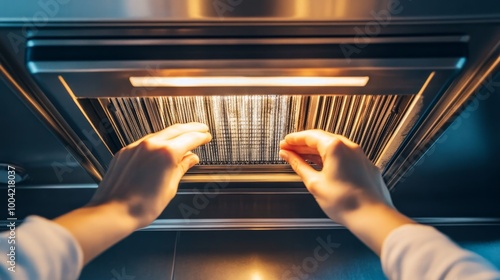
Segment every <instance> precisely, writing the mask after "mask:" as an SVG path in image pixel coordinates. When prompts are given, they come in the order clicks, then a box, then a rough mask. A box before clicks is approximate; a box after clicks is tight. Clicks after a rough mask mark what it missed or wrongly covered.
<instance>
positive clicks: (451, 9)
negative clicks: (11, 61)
mask: <svg viewBox="0 0 500 280" xmlns="http://www.w3.org/2000/svg"><path fill="white" fill-rule="evenodd" d="M32 3H33V2H30V1H29V0H20V1H16V2H15V3H9V5H4V7H3V8H2V9H1V10H0V20H2V21H8V22H18V23H21V24H22V23H24V24H30V21H32V20H33V19H35V20H36V19H38V21H43V22H44V23H46V22H47V21H49V22H70V23H71V22H82V21H86V22H124V21H141V22H214V23H220V22H221V21H222V20H225V21H236V22H245V21H295V22H301V21H310V22H321V21H336V22H352V21H366V20H373V18H374V15H375V16H378V17H387V16H388V17H389V19H392V20H396V21H400V20H434V19H443V18H445V19H449V20H471V19H476V20H477V19H485V18H486V19H491V18H495V17H497V18H498V16H499V15H500V11H499V9H500V7H499V5H498V1H496V0H481V1H473V2H471V1H467V0H460V1H433V0H421V1H418V2H412V1H410V0H403V1H390V0H370V1H363V0H355V1H352V0H337V1H334V0H316V1H314V2H310V1H305V0H272V1H269V0H252V1H249V0H231V1H226V0H217V1H204V0H186V1H176V0H169V1H164V0H149V1H141V2H140V3H139V2H136V1H133V0H126V1H120V0H110V1H106V2H102V3H99V7H96V6H95V5H91V4H89V3H88V2H87V1H83V0H82V1H78V0H72V1H68V0H57V1H41V2H37V3H38V4H37V5H34V4H32ZM26 22H28V23H26Z"/></svg>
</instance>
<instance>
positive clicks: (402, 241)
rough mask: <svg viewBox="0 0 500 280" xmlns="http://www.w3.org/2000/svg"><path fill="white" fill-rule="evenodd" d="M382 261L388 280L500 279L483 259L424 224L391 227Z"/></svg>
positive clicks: (498, 274) (384, 245)
mask: <svg viewBox="0 0 500 280" xmlns="http://www.w3.org/2000/svg"><path fill="white" fill-rule="evenodd" d="M381 261H382V268H383V270H384V273H385V275H386V276H387V277H389V279H429V280H432V279H453V280H455V279H457V280H462V279H482V280H487V279H497V280H498V279H500V273H499V272H498V271H497V270H496V269H495V268H494V267H493V265H491V264H490V263H488V261H486V260H485V259H484V258H482V257H480V256H479V255H477V254H475V253H472V252H470V251H467V250H464V249H462V248H460V247H459V246H458V245H456V244H455V243H454V242H453V241H451V240H450V239H449V238H448V237H446V236H445V235H443V234H442V233H440V232H439V231H438V230H436V229H435V228H433V227H430V226H424V225H415V224H413V225H404V226H401V227H399V228H397V229H395V230H393V231H392V232H391V233H390V234H389V236H388V237H387V238H386V239H385V241H384V244H383V246H382V253H381Z"/></svg>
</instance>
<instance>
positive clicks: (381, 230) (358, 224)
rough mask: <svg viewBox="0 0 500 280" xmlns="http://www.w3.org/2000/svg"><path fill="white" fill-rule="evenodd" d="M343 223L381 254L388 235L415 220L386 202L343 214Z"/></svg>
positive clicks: (413, 222)
mask: <svg viewBox="0 0 500 280" xmlns="http://www.w3.org/2000/svg"><path fill="white" fill-rule="evenodd" d="M342 223H343V224H344V225H345V226H346V227H347V228H348V229H349V230H350V231H351V232H352V233H353V234H354V235H356V236H357V237H358V238H359V239H360V240H361V241H363V243H365V244H366V245H367V246H368V247H370V249H372V250H373V251H374V252H375V253H376V254H377V255H379V256H380V254H381V251H382V245H383V243H384V240H385V239H386V238H387V236H388V235H389V234H390V233H391V232H392V231H393V230H394V229H396V228H398V227H400V226H402V225H405V224H415V221H413V220H411V219H410V218H408V217H406V216H404V215H403V214H401V213H399V212H398V211H397V210H395V209H394V208H392V207H390V206H387V205H385V204H382V203H379V204H369V205H368V204H367V205H363V206H362V207H360V208H359V209H356V210H353V211H351V212H348V213H346V214H344V215H343V217H342Z"/></svg>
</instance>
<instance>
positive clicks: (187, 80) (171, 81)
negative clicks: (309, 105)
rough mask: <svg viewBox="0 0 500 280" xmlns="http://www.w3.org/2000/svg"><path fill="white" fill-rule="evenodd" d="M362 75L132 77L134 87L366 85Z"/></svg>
mask: <svg viewBox="0 0 500 280" xmlns="http://www.w3.org/2000/svg"><path fill="white" fill-rule="evenodd" d="M369 79H370V78H369V77H368V76H360V77H302V76H298V77H236V76H227V77H130V83H131V84H132V86H134V87H310V86H316V87H364V86H366V84H367V83H368V80H369Z"/></svg>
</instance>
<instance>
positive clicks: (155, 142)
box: [88, 123, 212, 227]
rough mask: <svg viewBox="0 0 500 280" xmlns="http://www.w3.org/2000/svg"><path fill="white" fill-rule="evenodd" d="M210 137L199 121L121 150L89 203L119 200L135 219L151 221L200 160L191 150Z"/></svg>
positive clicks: (181, 125)
mask: <svg viewBox="0 0 500 280" xmlns="http://www.w3.org/2000/svg"><path fill="white" fill-rule="evenodd" d="M211 139H212V136H211V134H210V133H209V132H208V127H207V126H206V125H205V124H201V123H187V124H176V125H173V126H170V127H168V128H166V129H164V130H162V131H159V132H157V133H154V134H150V135H147V136H145V137H144V138H142V139H140V140H138V141H136V142H134V143H132V144H130V145H128V146H127V147H125V148H123V149H122V150H120V151H119V152H118V153H117V154H116V155H115V157H114V158H113V160H112V162H111V165H110V168H109V170H108V173H107V174H106V176H104V179H103V181H102V182H101V184H100V185H99V188H98V189H97V191H96V193H95V194H94V196H93V197H92V199H91V201H90V203H89V205H88V206H96V205H101V204H106V203H118V204H122V205H123V206H125V209H127V212H128V213H129V214H130V215H131V216H132V217H134V218H136V219H137V221H138V227H144V226H146V225H149V224H150V223H151V222H153V221H154V220H155V219H156V218H157V217H158V216H159V215H160V214H161V212H162V211H163V209H164V208H165V207H166V206H167V204H168V203H169V202H170V201H171V200H172V198H173V197H174V196H175V194H176V192H177V187H178V185H179V182H180V179H181V178H182V176H183V175H184V173H186V171H187V170H188V169H190V168H191V167H193V166H194V165H195V164H197V163H198V162H199V158H198V156H197V155H195V154H193V153H192V152H191V150H193V149H195V148H197V147H198V146H200V145H203V144H205V143H208V142H209V141H210V140H211Z"/></svg>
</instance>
